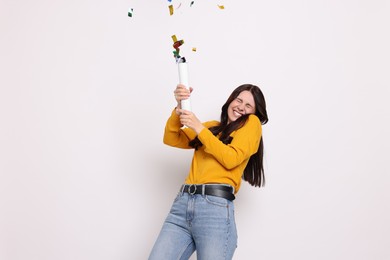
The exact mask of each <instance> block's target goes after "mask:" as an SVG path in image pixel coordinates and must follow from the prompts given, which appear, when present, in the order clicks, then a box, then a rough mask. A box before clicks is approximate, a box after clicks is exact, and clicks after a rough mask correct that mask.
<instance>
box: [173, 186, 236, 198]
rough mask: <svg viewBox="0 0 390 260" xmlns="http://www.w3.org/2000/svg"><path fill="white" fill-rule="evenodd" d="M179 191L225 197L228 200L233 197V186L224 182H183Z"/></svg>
mask: <svg viewBox="0 0 390 260" xmlns="http://www.w3.org/2000/svg"><path fill="white" fill-rule="evenodd" d="M180 191H181V192H185V193H188V194H191V195H194V194H202V195H211V196H216V197H221V198H225V199H227V200H230V201H233V200H234V199H235V196H234V188H233V187H232V186H230V185H225V184H184V185H183V186H182V187H181V189H180Z"/></svg>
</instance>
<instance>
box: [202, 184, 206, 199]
mask: <svg viewBox="0 0 390 260" xmlns="http://www.w3.org/2000/svg"><path fill="white" fill-rule="evenodd" d="M205 192H206V184H203V185H202V196H204V195H205Z"/></svg>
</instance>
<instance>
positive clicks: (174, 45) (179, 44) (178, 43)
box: [173, 40, 184, 49]
mask: <svg viewBox="0 0 390 260" xmlns="http://www.w3.org/2000/svg"><path fill="white" fill-rule="evenodd" d="M183 43H184V41H183V40H180V41H176V42H174V43H173V48H175V49H179V47H180V46H182V45H183Z"/></svg>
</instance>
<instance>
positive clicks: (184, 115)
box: [176, 108, 204, 134]
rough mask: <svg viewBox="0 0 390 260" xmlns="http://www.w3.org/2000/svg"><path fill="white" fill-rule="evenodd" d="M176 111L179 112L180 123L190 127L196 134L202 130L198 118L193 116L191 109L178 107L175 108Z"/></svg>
mask: <svg viewBox="0 0 390 260" xmlns="http://www.w3.org/2000/svg"><path fill="white" fill-rule="evenodd" d="M176 113H179V114H180V123H181V124H182V125H185V126H187V127H189V128H191V129H192V130H194V131H195V132H196V133H197V134H199V133H200V132H201V131H202V130H203V128H204V126H203V124H202V122H200V121H199V119H198V118H197V117H196V116H195V114H194V113H192V112H191V111H188V110H184V109H180V108H178V109H176Z"/></svg>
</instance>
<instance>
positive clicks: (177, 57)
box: [171, 35, 185, 62]
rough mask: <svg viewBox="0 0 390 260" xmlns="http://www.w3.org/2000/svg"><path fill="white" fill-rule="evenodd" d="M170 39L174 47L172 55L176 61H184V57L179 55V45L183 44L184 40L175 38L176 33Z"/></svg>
mask: <svg viewBox="0 0 390 260" xmlns="http://www.w3.org/2000/svg"><path fill="white" fill-rule="evenodd" d="M171 37H172V40H173V45H172V46H173V48H174V49H175V50H174V51H173V56H174V57H175V59H176V62H179V61H182V62H185V58H184V57H181V56H180V46H182V45H183V44H184V40H177V37H176V35H172V36H171Z"/></svg>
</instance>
